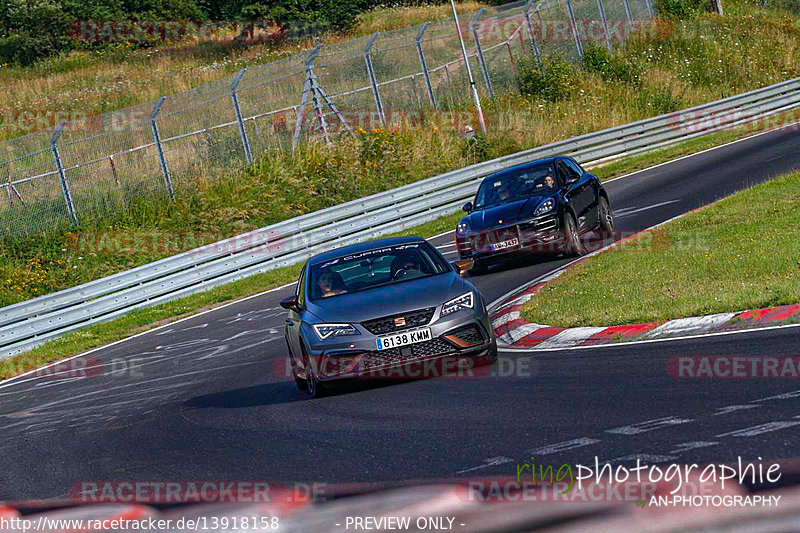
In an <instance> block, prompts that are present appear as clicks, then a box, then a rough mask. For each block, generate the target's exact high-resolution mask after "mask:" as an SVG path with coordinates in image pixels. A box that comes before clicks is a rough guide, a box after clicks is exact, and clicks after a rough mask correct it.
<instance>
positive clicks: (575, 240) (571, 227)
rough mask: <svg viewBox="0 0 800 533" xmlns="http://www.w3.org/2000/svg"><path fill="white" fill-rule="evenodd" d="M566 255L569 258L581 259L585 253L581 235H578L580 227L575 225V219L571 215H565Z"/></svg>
mask: <svg viewBox="0 0 800 533" xmlns="http://www.w3.org/2000/svg"><path fill="white" fill-rule="evenodd" d="M564 239H565V241H566V242H565V243H564V253H565V254H566V255H567V256H568V257H580V256H582V255H583V254H584V253H585V252H584V249H583V243H582V242H581V238H580V235H579V234H578V226H577V224H576V223H575V217H573V216H572V215H571V214H570V213H565V214H564Z"/></svg>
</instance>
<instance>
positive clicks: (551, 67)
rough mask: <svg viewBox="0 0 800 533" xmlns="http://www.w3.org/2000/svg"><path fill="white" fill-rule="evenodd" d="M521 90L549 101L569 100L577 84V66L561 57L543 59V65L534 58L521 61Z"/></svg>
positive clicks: (527, 94)
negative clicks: (540, 65)
mask: <svg viewBox="0 0 800 533" xmlns="http://www.w3.org/2000/svg"><path fill="white" fill-rule="evenodd" d="M519 70H520V76H519V78H520V92H521V93H522V94H523V95H525V96H531V97H534V98H541V99H542V100H547V101H548V102H558V101H559V100H567V99H568V98H569V97H570V96H571V95H572V92H573V90H574V89H575V87H576V85H577V80H578V73H577V71H576V70H575V67H573V66H572V65H570V64H569V63H567V62H566V61H564V60H563V59H561V58H559V57H554V58H552V59H543V60H542V67H541V68H539V65H538V64H537V63H536V61H534V60H533V59H525V60H523V61H520V67H519Z"/></svg>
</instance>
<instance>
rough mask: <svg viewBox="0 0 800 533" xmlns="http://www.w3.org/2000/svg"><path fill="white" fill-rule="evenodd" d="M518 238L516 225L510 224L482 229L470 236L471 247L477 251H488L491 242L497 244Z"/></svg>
mask: <svg viewBox="0 0 800 533" xmlns="http://www.w3.org/2000/svg"><path fill="white" fill-rule="evenodd" d="M517 238H519V232H518V231H517V226H510V227H507V228H502V229H497V230H489V231H483V232H481V233H479V234H476V235H472V236H470V242H471V244H472V248H473V249H475V250H479V251H489V247H490V246H491V245H492V244H498V243H501V242H505V241H510V240H511V239H517Z"/></svg>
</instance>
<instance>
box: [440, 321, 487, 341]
mask: <svg viewBox="0 0 800 533" xmlns="http://www.w3.org/2000/svg"><path fill="white" fill-rule="evenodd" d="M447 336H448V337H450V336H452V337H457V338H458V339H459V340H460V341H462V342H463V343H464V344H467V345H470V346H472V345H475V344H481V343H483V341H485V340H486V337H484V335H483V332H482V331H481V329H480V328H479V327H478V326H477V325H476V324H470V325H469V326H464V327H463V328H458V329H457V330H455V331H452V332H450V333H448V334H447Z"/></svg>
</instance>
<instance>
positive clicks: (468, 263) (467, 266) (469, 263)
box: [453, 259, 475, 276]
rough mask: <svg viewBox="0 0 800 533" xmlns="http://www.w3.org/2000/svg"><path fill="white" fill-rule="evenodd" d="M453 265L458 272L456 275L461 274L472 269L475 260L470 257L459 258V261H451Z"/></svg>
mask: <svg viewBox="0 0 800 533" xmlns="http://www.w3.org/2000/svg"><path fill="white" fill-rule="evenodd" d="M453 266H454V267H455V269H456V272H458V275H459V276H463V275H464V274H466V273H467V272H469V271H470V270H472V267H474V266H475V261H473V260H472V259H461V260H460V261H456V262H455V263H453Z"/></svg>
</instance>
